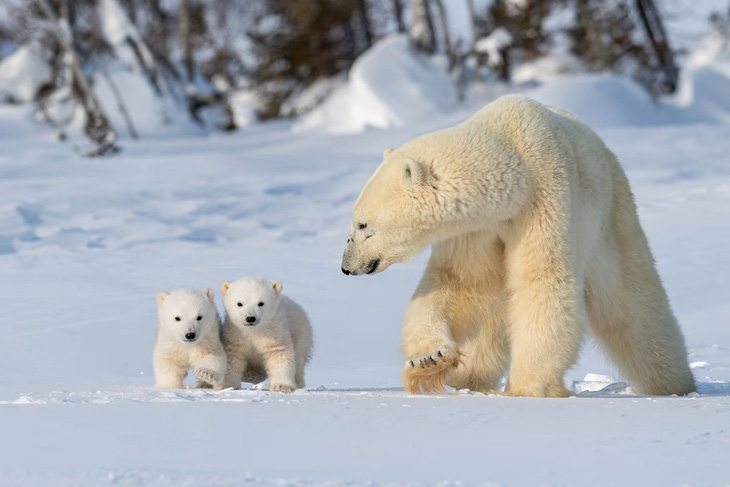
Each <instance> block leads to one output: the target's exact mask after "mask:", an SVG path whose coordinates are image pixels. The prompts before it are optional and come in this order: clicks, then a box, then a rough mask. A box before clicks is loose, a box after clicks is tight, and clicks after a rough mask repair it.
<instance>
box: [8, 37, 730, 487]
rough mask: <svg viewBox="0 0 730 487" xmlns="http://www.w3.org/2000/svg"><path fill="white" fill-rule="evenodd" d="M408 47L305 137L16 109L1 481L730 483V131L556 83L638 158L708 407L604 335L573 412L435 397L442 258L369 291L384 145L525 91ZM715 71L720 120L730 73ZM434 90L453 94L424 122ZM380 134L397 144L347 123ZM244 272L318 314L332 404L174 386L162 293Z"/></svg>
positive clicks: (579, 382)
mask: <svg viewBox="0 0 730 487" xmlns="http://www.w3.org/2000/svg"><path fill="white" fill-rule="evenodd" d="M398 43H400V44H398ZM398 46H400V47H398ZM404 47H405V46H404V44H403V43H402V41H399V40H397V39H396V40H394V41H392V43H391V44H388V43H385V44H383V43H381V44H379V46H378V47H377V48H376V49H381V54H382V55H383V58H384V60H387V59H397V60H399V63H401V64H398V65H394V64H387V63H383V64H382V65H381V64H378V63H376V64H377V65H372V64H371V65H369V63H373V62H374V61H373V58H372V57H371V58H370V59H369V60H368V58H367V56H366V57H365V58H363V59H361V60H360V61H359V62H358V63H359V66H355V69H354V72H353V74H352V75H351V80H350V83H349V84H348V85H347V87H346V88H344V89H345V90H353V91H350V92H349V94H348V93H340V95H337V96H339V98H337V97H335V98H332V99H330V101H329V102H328V103H330V104H331V106H334V105H333V104H334V103H335V101H333V100H339V101H338V103H341V104H342V105H341V106H342V107H345V108H347V109H349V110H351V111H350V112H347V113H349V114H347V113H345V115H342V113H343V112H341V111H338V110H334V109H333V108H332V109H331V111H330V112H325V111H321V112H319V113H320V117H321V118H319V121H318V122H317V123H318V124H319V125H318V126H317V128H318V129H322V130H311V131H309V132H306V133H297V131H296V130H294V128H298V129H299V130H301V125H300V124H303V123H305V121H306V120H310V122H309V123H313V122H311V120H313V119H312V118H304V119H300V121H299V122H295V123H294V124H292V123H289V122H275V123H270V124H265V125H251V126H250V127H248V128H247V129H246V130H245V131H241V132H239V133H236V134H230V135H229V134H213V135H208V136H203V135H200V134H199V133H198V134H196V135H189V136H187V137H181V136H168V135H164V134H158V135H157V136H156V137H147V138H144V139H141V140H139V141H136V142H134V141H129V140H125V142H124V150H123V152H122V153H121V154H119V155H118V156H115V157H112V158H104V159H87V158H84V157H81V156H80V155H78V153H77V151H75V150H74V148H73V146H72V145H71V143H69V142H66V143H58V142H56V141H54V140H52V138H51V137H50V135H49V133H48V130H47V129H46V128H45V127H39V126H37V125H34V124H33V123H32V121H31V119H30V114H29V113H28V109H27V108H24V107H15V106H2V107H0V289H2V296H4V299H3V300H2V310H3V317H4V319H3V320H2V321H0V337H2V339H0V365H2V368H3V371H4V374H3V376H2V378H1V379H0V431H2V432H3V440H4V441H2V443H0V485H2V486H5V485H7V486H13V487H15V486H21V487H22V486H32V487H36V486H48V485H52V486H54V487H66V486H69V487H70V486H74V487H78V486H100V485H102V486H103V485H121V486H161V487H162V486H164V487H167V486H176V487H177V486H193V485H204V486H239V485H265V486H268V485H276V486H289V485H292V486H319V485H327V486H340V485H351V486H358V485H368V486H372V485H388V486H390V485H408V486H422V485H444V486H445V485H471V484H481V485H492V486H494V485H500V486H532V485H561V486H587V485H591V486H594V485H606V486H612V485H636V486H653V485H656V486H669V485H671V486H673V485H677V486H679V485H683V486H687V485H693V486H695V485H696V486H709V485H713V486H723V485H724V486H727V485H730V474H729V473H728V469H727V458H728V456H729V455H730V328H728V326H727V323H728V318H727V317H728V315H730V253H729V252H728V251H727V249H728V248H730V159H729V158H730V156H729V155H728V154H730V125H729V124H726V123H724V122H723V118H722V117H715V116H712V117H711V116H708V115H707V113H706V112H705V111H703V110H702V109H701V108H697V106H696V105H693V104H692V103H690V104H689V105H682V104H681V103H680V102H678V103H677V105H676V106H675V105H669V104H663V105H658V104H654V102H652V101H651V100H648V98H646V97H645V96H643V94H642V93H641V92H638V91H636V89H635V86H634V85H632V84H630V83H628V82H624V81H622V80H618V79H615V78H612V77H603V76H601V77H588V76H581V77H571V78H566V79H563V80H562V81H561V80H555V83H554V84H550V83H548V84H545V85H543V86H542V87H540V88H537V89H535V90H534V93H531V94H535V96H537V97H539V98H541V99H542V100H545V101H552V102H554V103H559V104H561V105H563V106H564V107H565V108H569V109H572V110H575V111H576V112H578V113H579V114H580V115H581V116H582V117H584V118H585V119H586V120H587V121H589V122H590V123H592V124H594V125H595V127H596V129H597V131H598V132H599V134H600V135H601V136H602V137H603V138H604V140H605V141H606V143H607V144H608V146H609V147H610V148H611V149H612V150H614V151H615V152H616V154H617V155H618V157H619V159H620V160H621V161H622V162H623V164H624V166H625V168H626V170H627V174H628V176H629V178H630V180H631V183H632V186H633V189H634V192H635V194H636V198H637V203H638V207H639V212H640V216H641V220H642V223H643V225H644V228H645V230H646V232H647V234H648V237H649V240H650V242H651V244H652V247H653V249H654V253H655V257H656V259H657V263H658V267H659V271H660V273H661V275H662V277H663V279H664V282H665V285H666V287H667V291H668V293H669V297H670V299H671V302H672V304H673V307H674V311H675V313H676V314H677V317H678V319H679V321H680V323H681V325H682V328H683V330H684V333H685V336H686V339H687V345H688V349H689V357H690V361H691V366H692V368H693V370H694V373H695V376H696V378H697V381H698V386H699V391H698V394H693V395H691V396H689V397H642V396H637V395H634V394H633V393H632V390H631V388H630V386H629V385H627V384H626V383H625V382H624V379H623V378H621V377H620V376H619V375H618V374H617V373H616V371H615V370H613V368H612V367H611V366H610V364H609V363H607V362H606V360H605V359H604V358H603V357H602V355H601V352H600V350H598V349H597V347H596V346H595V345H594V344H593V343H592V342H591V341H588V342H587V343H586V345H585V347H584V350H583V353H582V356H581V358H580V361H579V363H578V364H576V366H575V367H574V368H573V369H572V370H570V371H569V373H568V374H567V377H566V386H568V387H571V388H572V390H573V391H574V392H575V393H576V396H575V397H573V398H570V399H527V398H508V397H503V396H499V395H491V396H484V395H480V394H474V393H470V392H469V391H452V392H451V393H449V394H445V395H440V396H411V395H408V394H406V393H404V392H403V389H402V387H401V385H400V370H401V366H402V363H403V357H402V356H401V355H400V353H399V346H400V319H401V316H402V314H403V312H404V310H405V307H406V305H407V303H408V299H409V297H410V294H411V293H412V291H413V289H414V288H415V286H416V283H417V281H418V279H419V277H420V274H421V272H422V269H423V265H424V261H425V258H426V256H425V255H424V256H421V257H419V258H417V259H416V260H414V261H413V262H410V263H406V264H401V265H398V266H394V267H393V268H392V269H389V270H388V271H387V272H385V273H383V274H380V275H377V276H374V277H360V278H353V277H346V276H344V275H343V274H342V273H341V272H340V256H341V252H342V248H343V245H344V242H345V239H346V234H347V231H348V228H349V223H350V211H351V207H352V205H353V203H354V201H355V198H356V197H357V195H358V193H359V191H360V189H361V188H362V186H363V185H364V183H365V182H366V181H367V179H368V178H369V176H370V174H371V173H372V171H373V170H374V169H375V168H376V167H377V165H378V164H379V162H380V159H381V154H382V150H383V149H384V148H385V147H397V146H399V145H400V144H402V143H404V142H405V141H407V140H409V139H411V138H413V137H415V136H417V135H420V134H422V133H424V132H427V131H431V130H435V129H439V128H443V127H446V126H450V125H453V124H455V123H458V122H460V121H462V120H464V119H465V118H466V117H467V116H469V115H470V114H471V113H473V112H474V111H476V110H477V109H478V108H480V107H481V105H482V104H483V102H485V101H486V100H487V99H489V98H490V97H491V96H493V95H494V94H495V93H497V92H502V91H504V90H507V89H508V88H507V87H506V85H499V86H496V87H494V88H493V89H492V88H488V89H487V88H485V87H484V86H483V87H482V89H474V90H471V91H470V92H469V93H467V97H466V100H467V102H466V103H464V104H463V105H458V104H456V103H453V104H452V100H451V98H450V97H451V95H450V93H453V91H446V92H444V91H442V90H443V87H444V86H446V85H442V84H441V81H438V79H439V78H438V77H437V75H436V74H435V73H436V72H437V69H436V68H435V67H434V69H433V70H431V68H430V67H429V65H428V64H426V61H424V60H421V59H419V58H416V57H410V55H409V54H408V53H407V51H406V50H405V49H404ZM383 52H385V54H383ZM370 54H377V51H375V53H370ZM698 69H700V68H699V67H698ZM702 69H712V70H713V73H716V74H717V75H718V76H719V77H718V78H714V81H713V86H714V87H715V90H716V91H715V92H714V93H715V94H713V95H712V96H713V97H717V102H718V103H717V104H716V105H715V106H719V105H721V101H722V100H723V99H727V94H728V93H730V82H729V81H728V80H727V78H726V77H725V78H723V76H724V75H723V74H722V73H723V71H722V70H718V69H717V65H716V63H715V64H708V65H704V67H703V68H702ZM424 73H431V74H425V75H424ZM434 79H435V80H436V81H435V82H433V83H432V81H433V80H434ZM694 79H695V80H697V78H696V77H695V78H694ZM424 84H425V85H429V89H432V90H434V91H430V92H425V91H422V90H421V89H422V88H423V86H422V85H424ZM448 86H450V88H449V89H450V90H453V88H452V87H451V85H448ZM528 89H529V90H533V88H523V89H522V91H526V90H528ZM444 93H445V94H444ZM690 94H691V95H693V96H692V98H690V100H696V97H695V96H694V95H695V94H696V93H690ZM721 95H724V98H723V96H721ZM431 99H438V100H441V102H444V103H445V102H448V103H445V104H444V106H436V107H434V106H431V107H429V108H427V109H426V108H424V111H421V112H418V113H417V116H414V112H412V111H410V110H409V107H410V108H412V106H411V105H416V106H417V107H418V108H417V110H420V109H421V108H420V106H418V103H420V102H421V101H424V100H425V101H428V100H431ZM707 100H708V101H709V100H710V98H707ZM680 101H681V100H680ZM446 105H448V106H446ZM384 106H385V107H386V108H390V107H393V111H392V112H388V111H385V110H383V107H384ZM693 107H694V108H693ZM370 109H372V110H373V111H372V112H368V110H370ZM323 110H324V109H323ZM718 110H720V109H718ZM355 111H363V112H365V114H366V115H367V116H363V117H360V116H359V115H358V114H355V115H358V117H355V115H353V113H354V112H355ZM720 111H722V110H720ZM314 113H316V111H315V112H312V114H310V115H312V116H313V115H314ZM384 113H385V114H387V115H388V116H389V117H390V118H384V117H383V114H384ZM341 115H342V118H338V117H340V116H341ZM368 117H370V118H368ZM364 120H367V121H368V122H367V125H375V126H378V125H377V124H378V123H381V125H380V126H385V127H387V128H388V130H364V131H361V132H360V133H357V134H351V135H340V136H336V137H335V136H332V135H328V134H327V133H326V132H328V131H331V130H324V129H331V128H333V127H337V124H341V125H342V126H345V127H348V128H350V129H351V128H353V127H355V128H357V129H358V130H361V129H362V128H363V127H364V122H363V121H364ZM355 122H357V123H355ZM314 125H317V124H314ZM323 132H324V133H323ZM341 132H342V131H341ZM244 275H259V276H262V277H267V278H272V279H273V278H277V279H281V280H282V281H283V283H284V289H285V292H286V293H288V294H289V295H290V296H292V297H293V298H294V299H296V300H297V301H298V302H300V303H301V304H302V305H303V306H304V307H305V309H306V310H307V312H308V313H309V315H310V317H311V319H312V322H313V326H314V332H315V354H314V359H313V361H312V363H311V364H310V366H309V368H308V369H307V383H308V386H309V387H308V389H307V390H300V391H297V392H296V393H295V394H293V395H275V394H270V393H269V392H268V391H266V390H265V388H264V390H242V391H221V392H213V391H202V390H192V389H186V390H180V391H158V390H154V389H152V387H151V386H152V384H153V377H152V364H151V348H152V342H153V338H154V333H155V322H156V305H155V299H154V296H155V293H156V292H157V291H159V290H162V289H165V290H171V289H174V288H178V287H196V288H202V287H206V286H210V287H214V288H217V284H218V283H220V282H221V281H223V280H226V279H235V278H238V277H241V276H244ZM219 306H220V301H219Z"/></svg>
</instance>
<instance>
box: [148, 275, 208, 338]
mask: <svg viewBox="0 0 730 487" xmlns="http://www.w3.org/2000/svg"><path fill="white" fill-rule="evenodd" d="M213 297H214V295H213V290H212V289H210V288H208V289H206V290H205V291H203V292H201V291H194V290H190V289H180V290H177V291H173V292H171V293H169V294H168V293H165V292H161V293H159V294H157V313H158V318H159V327H160V331H161V332H162V333H165V334H166V335H167V336H168V337H170V338H172V339H173V340H177V341H179V342H181V343H184V344H188V345H190V344H193V343H195V342H197V341H198V340H199V339H200V338H201V337H203V336H205V335H206V334H207V333H210V332H211V331H214V330H215V329H216V327H217V326H218V311H217V310H216V307H215V303H214V302H213Z"/></svg>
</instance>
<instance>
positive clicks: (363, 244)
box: [342, 149, 438, 275]
mask: <svg viewBox="0 0 730 487" xmlns="http://www.w3.org/2000/svg"><path fill="white" fill-rule="evenodd" d="M434 182H435V180H434V176H433V174H432V173H431V170H430V168H429V166H427V165H426V164H424V163H422V162H419V161H416V160H414V159H412V158H410V157H408V156H407V155H405V154H403V153H402V152H401V151H400V150H398V151H393V149H386V150H385V152H384V153H383V163H382V164H381V165H380V167H379V168H378V169H377V170H376V171H375V173H374V174H373V175H372V177H371V178H370V180H369V181H368V183H367V184H366V185H365V188H364V189H363V190H362V193H361V194H360V197H359V198H358V199H357V201H356V202H355V208H354V210H353V212H352V224H351V226H350V234H349V236H348V238H347V244H346V246H345V252H344V255H343V257H342V272H344V273H345V274H347V275H350V274H352V275H360V274H375V273H377V272H380V271H383V270H385V269H387V268H388V267H389V266H390V265H391V264H394V263H397V262H404V261H406V260H408V259H410V258H411V257H413V256H414V255H416V254H418V253H419V252H420V251H422V250H423V249H424V248H426V247H427V246H428V245H429V244H430V243H431V238H430V237H431V230H432V228H433V223H434V216H435V215H434V210H436V208H434V206H435V205H437V204H438V198H437V197H436V191H435V188H434Z"/></svg>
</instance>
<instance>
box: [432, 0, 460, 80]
mask: <svg viewBox="0 0 730 487" xmlns="http://www.w3.org/2000/svg"><path fill="white" fill-rule="evenodd" d="M434 1H435V2H436V7H437V8H438V10H439V19H441V30H442V31H443V33H444V48H445V49H446V55H447V56H448V58H449V71H452V70H453V69H454V67H455V66H456V52H454V46H453V45H452V44H451V33H450V32H449V19H448V17H447V16H446V8H444V2H443V0H434Z"/></svg>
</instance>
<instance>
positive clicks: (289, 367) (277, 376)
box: [221, 277, 312, 392]
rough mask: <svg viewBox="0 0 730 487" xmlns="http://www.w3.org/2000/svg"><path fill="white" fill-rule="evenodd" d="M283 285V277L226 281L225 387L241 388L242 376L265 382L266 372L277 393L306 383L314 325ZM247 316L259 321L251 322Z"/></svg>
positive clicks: (224, 329)
mask: <svg viewBox="0 0 730 487" xmlns="http://www.w3.org/2000/svg"><path fill="white" fill-rule="evenodd" d="M281 289H282V285H281V282H279V281H267V280H264V279H259V278H254V277H248V278H244V279H240V280H238V281H235V282H233V283H231V282H228V281H226V282H224V283H223V284H221V291H222V292H223V304H224V306H225V308H226V317H225V320H224V325H223V334H222V336H223V345H224V347H225V350H226V354H227V355H228V373H227V374H226V378H225V381H224V387H233V388H236V389H238V388H240V387H241V380H245V381H250V380H254V381H256V382H260V381H263V380H264V379H266V377H267V376H268V377H269V382H270V386H269V387H270V390H272V391H275V392H293V391H294V390H295V389H298V388H303V387H304V385H305V384H304V366H305V365H306V363H307V362H308V361H309V358H310V356H311V353H312V327H311V325H310V323H309V318H307V314H306V313H305V312H304V310H303V309H302V308H301V306H299V305H298V304H297V303H295V302H294V301H292V300H291V299H289V298H288V297H286V296H284V295H283V294H281ZM239 303H240V304H241V306H239ZM259 303H263V306H259ZM248 317H254V318H255V319H256V321H255V322H254V323H248V322H247V321H246V318H248Z"/></svg>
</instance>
